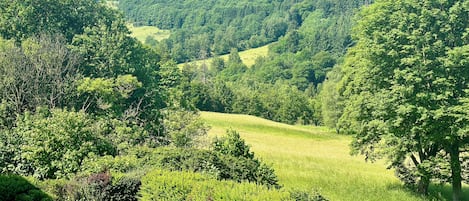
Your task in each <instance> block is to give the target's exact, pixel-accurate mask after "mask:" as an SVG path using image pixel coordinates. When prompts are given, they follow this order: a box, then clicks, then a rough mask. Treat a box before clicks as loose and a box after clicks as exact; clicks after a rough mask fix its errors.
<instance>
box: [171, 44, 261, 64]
mask: <svg viewBox="0 0 469 201" xmlns="http://www.w3.org/2000/svg"><path fill="white" fill-rule="evenodd" d="M268 53H269V45H264V46H261V47H258V48H252V49H248V50H245V51H241V52H239V57H240V58H241V61H242V62H243V64H244V65H246V66H247V67H251V66H252V65H254V63H256V59H257V58H259V57H265V56H267V54H268ZM228 56H229V54H225V55H221V56H219V57H220V58H222V59H223V60H225V61H228ZM204 62H205V63H207V64H210V63H211V62H212V58H208V59H205V60H197V61H192V62H188V63H184V64H180V66H183V65H185V64H189V65H198V66H199V65H201V64H202V63H204Z"/></svg>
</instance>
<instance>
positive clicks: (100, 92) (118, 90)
mask: <svg viewBox="0 0 469 201" xmlns="http://www.w3.org/2000/svg"><path fill="white" fill-rule="evenodd" d="M77 85H78V87H77V90H78V92H79V93H80V94H81V95H85V96H87V98H86V99H87V100H90V101H91V102H88V103H86V104H88V106H84V107H85V108H84V109H87V108H88V107H89V104H92V102H93V101H96V102H95V104H96V106H97V107H98V108H99V109H102V110H107V109H109V108H111V107H113V104H114V103H119V102H122V101H124V100H126V99H128V98H129V97H130V95H131V94H132V92H133V91H134V90H136V89H138V88H140V87H142V83H141V82H139V81H138V80H137V78H136V77H134V76H132V75H119V76H118V77H117V78H109V79H105V78H88V77H87V78H83V79H81V80H78V84H77Z"/></svg>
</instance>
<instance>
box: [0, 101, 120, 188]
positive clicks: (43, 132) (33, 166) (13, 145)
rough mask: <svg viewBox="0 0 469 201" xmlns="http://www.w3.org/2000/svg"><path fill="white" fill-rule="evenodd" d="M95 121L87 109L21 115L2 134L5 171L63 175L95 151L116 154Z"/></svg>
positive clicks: (79, 165)
mask: <svg viewBox="0 0 469 201" xmlns="http://www.w3.org/2000/svg"><path fill="white" fill-rule="evenodd" d="M100 130H101V129H100V128H99V127H98V126H97V125H96V124H95V121H94V120H93V119H92V118H91V117H90V116H89V115H87V114H86V113H84V112H73V111H67V110H61V109H54V110H47V109H41V108H38V109H37V111H36V112H35V113H34V114H31V113H29V112H26V113H25V114H24V115H22V116H19V117H18V118H17V120H16V122H15V127H14V128H13V129H12V130H9V131H7V132H4V133H3V134H2V135H3V137H4V138H5V139H6V142H3V146H2V149H1V150H2V152H4V153H5V154H7V156H8V158H7V159H8V160H6V161H5V162H4V163H5V164H3V165H4V166H3V168H4V169H3V171H7V172H14V173H19V174H23V175H32V176H34V177H36V178H39V179H47V178H62V177H68V176H70V175H71V174H74V173H77V172H78V171H79V170H80V167H81V165H82V162H83V160H84V159H85V158H86V157H87V156H88V155H89V154H91V153H93V154H96V155H108V154H109V155H113V154H115V152H116V150H115V147H114V146H113V145H112V144H111V143H110V142H109V141H108V140H107V139H105V136H103V135H102V133H101V132H100Z"/></svg>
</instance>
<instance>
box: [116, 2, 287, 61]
mask: <svg viewBox="0 0 469 201" xmlns="http://www.w3.org/2000/svg"><path fill="white" fill-rule="evenodd" d="M294 4H295V3H294V2H277V1H236V2H228V1H204V2H200V1H173V2H170V3H169V2H165V1H145V2H142V1H135V0H123V1H120V2H119V8H120V9H121V10H122V11H123V12H124V14H125V15H126V17H127V18H128V19H129V20H130V21H131V22H133V24H134V25H137V26H141V25H150V26H156V27H158V28H161V29H170V30H171V35H170V37H169V38H168V39H167V40H163V42H161V43H160V44H158V46H164V49H166V50H167V51H169V52H170V53H171V55H172V58H174V59H175V60H176V61H177V62H179V63H180V62H185V61H187V60H194V59H200V58H201V57H202V55H201V52H206V53H208V54H209V56H211V55H210V54H211V53H213V54H215V55H221V54H225V53H228V52H230V50H231V48H236V49H240V50H245V49H249V48H255V47H260V46H262V45H265V44H268V43H270V42H273V41H276V40H277V39H278V38H279V37H280V36H282V35H284V34H285V33H286V31H287V30H288V29H289V28H290V27H293V26H294V25H293V22H290V20H288V15H289V13H288V9H289V8H291V7H292V6H293V5H294ZM241 27H242V29H240V28H241ZM159 48H161V47H159Z"/></svg>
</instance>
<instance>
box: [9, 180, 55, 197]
mask: <svg viewBox="0 0 469 201" xmlns="http://www.w3.org/2000/svg"><path fill="white" fill-rule="evenodd" d="M0 200H2V201H48V200H50V201H52V198H51V197H50V196H49V195H47V194H46V193H44V192H42V191H41V190H40V189H39V188H37V187H36V186H34V185H33V184H31V183H30V182H29V181H28V180H26V179H25V178H23V177H21V176H18V175H0Z"/></svg>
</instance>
